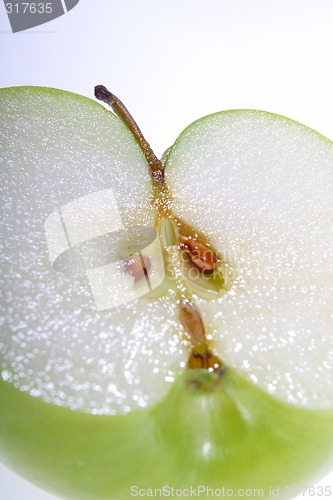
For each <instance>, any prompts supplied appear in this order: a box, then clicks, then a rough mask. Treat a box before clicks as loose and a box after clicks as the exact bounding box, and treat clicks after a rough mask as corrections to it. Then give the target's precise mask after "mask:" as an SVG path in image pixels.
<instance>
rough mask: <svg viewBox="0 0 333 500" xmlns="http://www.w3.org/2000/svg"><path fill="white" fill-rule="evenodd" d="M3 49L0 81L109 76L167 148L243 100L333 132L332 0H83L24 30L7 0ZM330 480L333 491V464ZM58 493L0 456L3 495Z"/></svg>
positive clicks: (96, 80) (63, 81) (98, 80)
mask: <svg viewBox="0 0 333 500" xmlns="http://www.w3.org/2000/svg"><path fill="white" fill-rule="evenodd" d="M0 61H1V64H0V86H1V87H5V86H13V85H41V86H50V87H58V88H62V89H66V90H71V91H73V92H77V93H79V94H84V95H86V96H88V97H93V88H94V85H96V84H104V85H106V86H107V87H109V89H110V90H111V91H112V92H113V93H115V94H117V95H118V96H119V97H120V98H121V99H122V100H123V101H124V102H125V104H126V105H127V107H128V108H129V109H130V111H131V112H132V114H133V115H134V117H135V118H136V120H137V121H138V122H139V125H140V127H141V129H142V130H143V132H144V134H145V135H146V137H147V139H148V141H149V142H150V144H151V145H152V146H153V148H154V149H155V152H156V153H157V154H158V155H161V154H162V152H163V151H164V150H165V149H166V148H167V147H168V146H170V145H171V144H172V143H173V142H174V140H175V138H176V136H177V135H178V134H179V133H180V132H181V131H182V130H183V129H184V128H185V127H186V126H187V125H188V124H189V123H190V122H192V121H193V120H195V119H196V118H199V117H201V116H204V115H206V114H209V113H212V112H216V111H221V110H223V109H233V108H255V109H264V110H267V111H273V112H276V113H279V114H283V115H286V116H289V117H290V118H293V119H296V120H298V121H300V122H303V123H305V124H306V125H308V126H310V127H312V128H314V129H316V130H318V131H319V132H321V133H323V134H324V135H326V136H327V137H329V138H331V139H333V119H332V115H333V69H332V66H333V64H332V63H333V1H332V0H251V1H249V0H229V1H228V0H140V1H138V0H119V1H111V0H80V2H79V4H78V5H77V6H76V7H75V8H74V9H73V10H72V11H70V12H69V13H68V14H66V15H65V16H62V17H60V18H58V19H56V20H54V21H52V22H50V23H48V24H45V25H43V26H40V27H38V28H35V29H32V30H28V31H26V32H22V33H16V34H12V33H11V31H10V25H9V21H8V19H7V17H6V13H5V8H4V6H3V4H2V3H1V4H0ZM0 411H1V410H0ZM321 484H323V485H330V486H331V487H332V496H333V474H331V475H330V476H328V477H327V478H325V479H324V480H323V481H322V482H321ZM52 498H54V497H51V496H50V495H48V494H47V493H44V492H42V491H40V490H38V489H36V488H35V487H33V486H31V485H30V484H28V483H26V482H25V481H23V480H22V479H20V478H19V477H18V476H16V475H15V474H13V473H12V472H10V471H8V470H7V469H5V468H4V467H1V466H0V499H1V500H30V499H31V500H32V499H33V500H48V499H52ZM303 498H305V497H303ZM309 498H310V497H309ZM312 498H313V497H312Z"/></svg>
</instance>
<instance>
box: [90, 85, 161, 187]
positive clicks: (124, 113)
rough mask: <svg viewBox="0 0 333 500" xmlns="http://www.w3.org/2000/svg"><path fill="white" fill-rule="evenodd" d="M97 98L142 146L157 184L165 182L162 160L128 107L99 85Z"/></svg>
mask: <svg viewBox="0 0 333 500" xmlns="http://www.w3.org/2000/svg"><path fill="white" fill-rule="evenodd" d="M95 97H96V98H97V99H99V100H100V101H103V102H105V103H106V104H108V105H109V106H110V107H111V108H112V109H113V111H114V112H115V114H116V115H117V116H119V118H120V119H121V120H122V121H123V123H125V125H126V126H127V128H128V129H129V130H130V131H131V132H132V134H133V135H134V137H135V139H136V140H137V142H138V143H139V145H140V148H141V150H142V151H143V154H144V155H145V157H146V160H147V161H148V163H149V166H150V169H151V175H152V177H153V179H154V181H156V182H164V168H163V165H162V162H161V160H159V159H158V158H157V156H156V155H155V153H154V151H153V150H152V149H151V147H150V145H149V144H148V142H147V141H146V139H145V137H144V135H143V134H142V132H141V130H140V129H139V127H138V125H137V123H136V121H135V120H134V118H133V117H132V115H131V114H130V112H129V111H128V109H127V108H126V106H125V105H124V104H123V103H122V102H121V100H120V99H118V97H117V96H115V95H114V94H111V92H109V90H108V89H107V88H106V87H104V86H103V85H97V86H96V87H95Z"/></svg>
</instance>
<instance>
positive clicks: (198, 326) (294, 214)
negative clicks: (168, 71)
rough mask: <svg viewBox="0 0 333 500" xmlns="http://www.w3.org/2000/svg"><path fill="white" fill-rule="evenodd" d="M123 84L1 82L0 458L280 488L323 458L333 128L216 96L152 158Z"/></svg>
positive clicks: (235, 487)
mask: <svg viewBox="0 0 333 500" xmlns="http://www.w3.org/2000/svg"><path fill="white" fill-rule="evenodd" d="M110 95H111V94H106V97H107V98H108V96H110ZM99 97H100V98H101V96H99ZM102 97H103V96H102ZM104 97H105V96H104ZM103 100H105V101H107V102H108V100H107V99H103ZM117 103H118V114H119V115H120V116H121V118H122V119H119V117H117V116H116V115H115V114H113V113H112V112H110V111H108V110H106V109H105V108H104V107H103V106H101V105H100V104H98V103H96V102H94V101H92V100H90V99H87V98H84V97H81V96H79V95H75V94H72V93H69V92H64V91H60V90H55V89H47V88H39V87H17V88H8V89H2V90H1V91H0V116H1V125H0V127H1V128H0V138H1V157H0V164H1V166H0V168H1V170H0V172H1V173H0V175H1V182H0V189H1V203H2V218H1V225H2V251H1V255H0V262H1V268H2V272H1V277H0V280H1V288H2V290H3V294H2V297H1V319H2V329H1V337H0V363H1V371H0V374H1V377H0V408H1V411H0V455H1V459H2V461H3V462H4V463H5V464H6V465H8V466H9V467H12V468H13V469H15V470H16V471H17V472H19V473H20V474H22V475H23V476H24V477H26V478H28V479H30V480H31V481H33V482H34V483H36V484H38V485H39V486H41V487H44V488H45V489H47V490H49V491H51V492H53V493H55V494H57V495H60V496H62V497H64V498H79V499H94V500H96V499H117V500H118V499H128V498H131V497H132V496H144V495H145V496H149V495H151V493H152V492H153V491H154V489H159V488H160V489H161V490H162V492H164V493H166V494H167V492H168V491H170V492H171V491H172V490H171V488H174V495H176V493H177V496H180V495H181V494H183V496H186V495H187V494H188V493H189V492H190V489H191V488H192V491H194V490H195V489H196V488H201V489H200V490H196V491H197V492H198V491H200V493H201V494H202V495H203V496H205V495H207V494H208V490H207V489H203V488H210V489H212V490H216V495H218V494H219V492H221V491H222V488H224V489H225V491H229V496H230V492H233V494H234V495H237V494H239V495H241V494H242V493H241V492H242V491H243V492H247V496H251V495H250V493H251V492H252V493H253V496H255V495H257V496H258V495H259V496H261V497H269V496H272V494H273V495H274V494H275V496H277V493H278V494H279V496H280V497H281V498H292V497H294V496H296V494H298V493H302V488H304V487H306V486H307V485H310V484H314V482H315V481H316V480H317V479H318V478H320V477H321V476H322V475H323V474H325V473H326V472H328V471H329V470H330V468H332V467H333V376H332V373H333V335H332V334H333V311H332V304H333V300H332V299H333V297H332V289H333V223H332V222H333V220H332V215H333V203H332V193H333V143H332V142H331V141H329V140H328V139H326V138H324V137H323V136H321V135H320V134H318V133H317V132H315V131H313V130H311V129H309V128H307V127H305V126H303V125H301V124H299V123H297V122H294V121H292V120H289V119H287V118H285V117H281V116H278V115H274V114H271V113H266V112H261V111H251V110H235V111H226V112H221V113H216V114H214V115H210V116H207V117H204V118H202V119H200V120H198V121H196V122H194V123H193V124H191V125H190V126H189V127H188V128H187V129H186V130H185V131H184V132H183V133H182V134H181V135H180V136H179V137H178V139H177V140H176V142H175V144H174V146H173V147H172V148H170V149H169V150H168V151H167V152H166V154H165V155H164V158H163V164H162V163H161V162H159V161H158V160H157V159H156V157H155V156H154V155H153V153H152V151H151V150H150V148H149V145H148V144H147V143H146V142H145V140H144V139H143V137H142V135H141V133H140V131H139V130H138V129H136V128H135V126H136V124H135V122H133V121H131V120H130V119H128V115H126V110H125V111H124V110H123V108H122V107H121V106H120V105H119V101H116V105H117ZM120 104H121V103H120ZM119 106H120V107H119ZM116 111H117V109H116ZM54 214H55V215H54ZM64 221H65V222H66V224H64ZM133 228H139V229H140V228H141V229H140V231H141V230H142V231H143V233H142V231H141V233H140V235H142V234H144V235H146V233H145V230H146V229H147V230H152V231H153V232H154V233H153V234H156V238H155V239H154V237H153V238H152V241H153V240H154V244H153V243H151V242H150V243H149V245H148V250H147V249H146V250H145V249H144V245H143V244H142V245H141V246H140V248H139V247H136V246H135V242H134V243H133V242H132V243H131V245H132V246H133V248H132V250H131V249H130V248H129V246H128V247H127V254H126V251H125V253H124V252H123V253H121V252H120V251H119V247H116V248H115V246H113V247H112V249H111V247H110V252H111V250H112V252H113V253H115V255H116V258H114V259H111V260H112V262H109V261H108V260H105V252H106V253H107V252H108V249H109V246H108V245H109V244H111V246H112V245H113V243H112V242H114V239H115V238H116V236H117V235H119V234H125V233H126V235H128V231H132V230H133ZM126 231H127V232H126ZM131 234H132V233H131ZM126 237H127V236H126ZM52 238H53V239H52ZM73 239H74V241H73ZM125 239H126V238H125ZM50 241H51V242H50ZM110 242H111V243H110ZM125 247H126V245H125ZM68 248H69V250H68ZM94 248H97V250H96V252H97V253H98V255H99V256H100V259H101V260H99V261H98V263H97V264H96V260H94V256H95V250H94ZM101 248H102V250H101ZM105 249H106V250H105ZM125 250H126V248H125ZM139 250H140V251H139ZM75 252H76V253H75ZM85 252H88V253H89V259H90V260H89V259H88V260H89V265H88V267H87V266H86V267H84V266H83V268H81V269H78V268H79V267H80V266H77V263H78V260H80V258H81V257H82V254H84V253H85ZM117 252H118V254H117ZM142 254H143V257H142ZM138 256H139V257H138ZM139 258H140V260H138V259H139ZM103 259H104V260H103ZM97 260H98V259H97ZM85 262H86V261H85ZM140 262H141V264H142V267H141V268H140ZM161 262H162V264H161ZM66 266H67V267H66ZM108 266H111V267H108ZM73 269H74V271H75V272H71V271H72V270H73ZM96 269H97V271H98V273H99V274H98V279H97V278H96V273H97V271H96ZM101 269H102V270H103V272H104V270H106V269H107V272H105V273H104V274H103V276H102V275H101V274H100V273H101V271H100V270H101ZM110 269H111V271H110ZM161 273H162V274H161ZM161 276H162V278H163V279H158V278H159V277H161ZM95 278H96V279H95ZM146 278H147V279H148V278H149V280H150V281H149V282H150V283H155V285H154V286H151V287H150V289H149V290H148V291H144V286H145V285H146V281H147V280H146ZM155 278H156V279H155ZM154 279H155V281H154ZM130 289H131V290H132V291H133V290H135V293H136V294H137V295H136V296H135V294H134V296H133V295H128V294H129V293H130ZM125 291H126V292H125ZM163 488H164V490H163ZM157 492H158V490H157ZM256 492H257V493H256ZM258 492H259V493H258ZM220 496H221V495H220Z"/></svg>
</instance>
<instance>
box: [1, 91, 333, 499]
mask: <svg viewBox="0 0 333 500" xmlns="http://www.w3.org/2000/svg"><path fill="white" fill-rule="evenodd" d="M37 91H38V89H37ZM44 91H45V90H44ZM49 92H51V93H54V92H58V91H54V90H52V91H49ZM60 95H61V92H60V91H59V96H60ZM77 97H78V99H79V100H85V99H84V98H82V97H79V96H77ZM85 101H86V100H85ZM90 102H92V101H90ZM94 106H97V104H94ZM0 364H1V359H0ZM0 408H1V410H0V459H1V460H2V461H3V463H4V464H6V465H7V466H8V467H10V468H12V469H13V470H15V471H17V472H18V473H19V474H21V475H22V476H23V477H25V478H27V479H29V480H31V481H32V482H34V483H35V484H36V485H38V486H40V487H42V488H45V489H46V490H48V491H50V492H52V493H54V494H56V495H59V496H62V497H64V498H78V499H82V500H85V499H87V500H88V499H93V500H98V499H115V500H121V499H128V498H132V497H133V496H135V494H136V493H138V495H137V496H153V495H151V494H150V495H149V492H150V490H151V489H155V488H163V486H167V487H169V488H175V489H186V488H191V487H192V488H194V489H195V488H197V487H199V486H201V487H206V486H207V487H209V488H211V489H216V490H221V489H222V488H225V490H227V489H230V490H232V491H233V492H234V494H235V495H237V492H238V490H242V491H243V492H244V490H248V492H247V494H246V495H243V496H251V491H252V492H254V491H255V489H259V490H260V491H259V493H258V494H257V495H256V496H260V497H272V496H273V495H272V492H274V493H275V496H277V492H278V493H279V497H280V498H292V497H294V496H296V494H298V493H299V494H301V493H302V490H303V489H304V488H305V487H306V486H308V485H311V484H314V482H315V481H316V480H317V479H319V478H320V477H322V476H323V475H324V474H325V473H326V472H328V471H329V470H330V468H332V467H333V410H308V409H304V408H303V409H301V408H297V407H295V406H292V405H288V404H286V403H284V402H282V401H280V400H278V399H276V398H274V397H272V396H270V395H269V394H267V393H266V392H264V391H263V390H261V389H260V388H258V387H257V386H256V385H254V384H253V383H251V382H249V381H247V380H245V379H244V378H242V377H241V376H240V375H239V373H238V372H237V371H235V370H233V369H229V368H227V370H226V372H225V373H224V374H223V375H222V376H221V377H220V378H219V379H217V378H216V375H214V374H211V373H208V372H205V371H186V372H184V373H183V375H181V376H179V377H178V378H177V379H176V381H175V382H174V384H173V385H172V387H171V389H170V391H169V392H168V394H167V396H166V397H164V398H162V399H161V400H160V401H159V402H158V403H157V404H156V405H154V406H152V407H149V408H147V409H144V410H140V411H133V412H132V413H129V414H127V415H116V416H98V415H92V414H89V413H83V412H79V411H72V410H70V409H68V408H65V407H60V406H56V405H54V404H50V403H45V402H44V401H42V400H41V399H40V398H34V397H32V396H31V395H29V394H28V393H27V392H24V391H21V390H19V389H18V388H15V387H14V386H13V385H12V384H11V383H9V382H5V381H4V380H2V379H1V378H0ZM131 487H134V489H133V492H132V493H133V496H131ZM139 489H141V491H139ZM250 490H251V491H250ZM186 494H187V492H186V491H184V496H186ZM240 494H242V493H240ZM254 495H255V493H253V496H254ZM170 496H171V495H170ZM174 496H176V495H174ZM178 496H180V494H179V493H178ZM202 496H205V495H204V494H203V495H202ZM220 496H221V495H220ZM229 496H230V495H229Z"/></svg>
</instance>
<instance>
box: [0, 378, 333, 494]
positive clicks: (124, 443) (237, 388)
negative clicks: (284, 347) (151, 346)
mask: <svg viewBox="0 0 333 500" xmlns="http://www.w3.org/2000/svg"><path fill="white" fill-rule="evenodd" d="M198 381H200V385H198ZM0 396H1V412H0V448H1V457H2V460H3V461H4V463H5V464H6V465H7V466H9V467H11V468H13V469H14V470H16V471H17V472H18V473H20V474H21V475H22V476H23V477H25V478H27V479H29V480H31V481H32V482H34V483H35V484H37V485H39V486H41V487H43V488H45V489H47V490H49V491H50V492H53V493H55V494H58V495H60V496H63V497H65V498H79V499H113V498H114V499H126V498H131V487H132V486H133V487H135V488H134V489H133V493H134V494H135V493H136V492H139V489H138V488H140V489H142V490H143V489H144V490H146V494H147V495H148V494H149V492H148V489H151V488H152V489H154V488H162V487H163V486H168V487H170V488H171V487H173V488H175V489H177V488H179V489H186V488H190V487H191V486H192V487H193V488H196V487H197V486H207V487H209V488H212V489H221V488H223V487H224V488H225V489H231V490H233V491H234V492H237V491H238V490H239V489H244V490H247V489H248V490H250V489H252V490H253V491H254V489H260V490H261V492H262V494H261V493H260V495H261V496H264V497H269V496H270V492H271V490H272V489H274V490H275V492H276V491H279V493H280V498H292V497H293V496H295V495H296V493H297V492H302V489H303V488H305V487H306V486H307V485H311V484H314V482H315V481H316V479H318V478H319V477H320V476H321V475H322V474H324V473H325V472H327V471H328V470H329V468H330V467H331V466H332V463H333V456H332V449H333V412H332V411H327V410H325V411H318V410H316V411H314V410H304V409H298V408H296V407H292V406H290V405H287V404H285V403H282V402H280V401H278V400H276V399H275V398H273V397H271V396H269V395H268V394H266V393H265V392H263V391H262V390H261V389H258V388H257V387H256V386H255V385H254V384H252V383H250V382H247V381H245V380H244V379H242V378H241V377H240V376H239V375H238V374H237V373H235V372H234V371H232V370H227V371H226V372H225V374H224V375H223V376H222V377H221V378H220V379H219V380H216V379H215V375H213V374H209V373H208V372H204V371H193V372H186V373H184V374H183V376H181V377H180V378H179V379H178V380H177V381H176V382H175V383H174V385H173V387H172V388H171V390H170V392H169V393H168V395H167V397H166V398H165V399H164V400H162V401H161V402H160V403H159V404H157V405H155V406H154V407H152V408H149V409H145V410H142V411H136V412H133V413H131V414H128V415H125V416H111V417H110V416H93V415H89V414H85V413H80V412H74V411H72V410H69V409H66V408H63V407H57V406H54V405H52V404H47V403H44V402H43V401H41V400H39V399H38V398H33V397H31V396H30V395H29V394H27V393H24V392H21V391H19V390H17V389H15V388H14V387H13V386H12V385H11V384H9V383H7V382H1V383H0ZM142 493H143V491H141V494H142ZM185 494H186V491H185Z"/></svg>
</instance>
